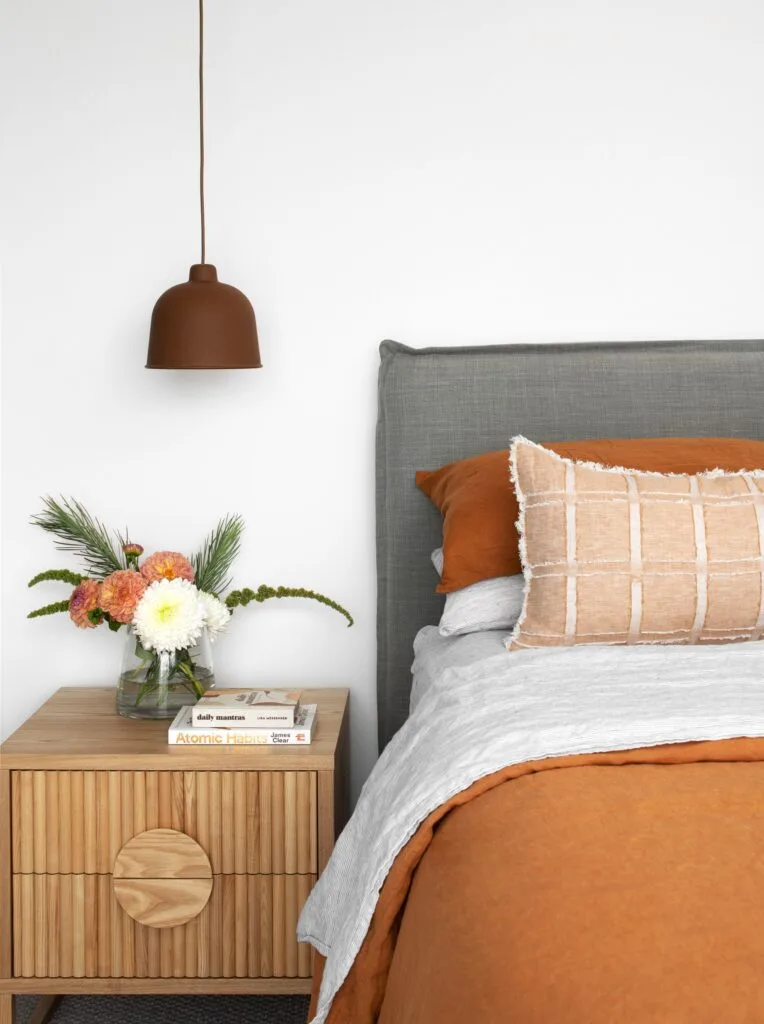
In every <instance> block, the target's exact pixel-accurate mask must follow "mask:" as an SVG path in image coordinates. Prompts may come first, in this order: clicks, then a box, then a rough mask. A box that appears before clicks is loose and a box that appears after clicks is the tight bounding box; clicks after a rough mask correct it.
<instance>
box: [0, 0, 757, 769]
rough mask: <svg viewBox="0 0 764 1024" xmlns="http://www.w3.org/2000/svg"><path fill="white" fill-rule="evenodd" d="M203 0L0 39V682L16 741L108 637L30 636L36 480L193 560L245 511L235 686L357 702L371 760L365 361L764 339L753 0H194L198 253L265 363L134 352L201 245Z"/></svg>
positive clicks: (56, 7) (13, 20) (104, 8)
mask: <svg viewBox="0 0 764 1024" xmlns="http://www.w3.org/2000/svg"><path fill="white" fill-rule="evenodd" d="M194 46H195V4H194V3H193V2H192V0H162V2H161V3H157V2H156V0H135V2H134V3H131V4H125V3H123V2H117V0H65V2H53V0H25V2H24V3H23V4H15V5H13V6H11V5H10V4H7V5H5V8H4V13H3V24H2V26H1V30H0V47H1V48H2V52H0V68H1V69H2V71H1V74H2V81H1V82H0V97H2V99H1V100H0V107H1V108H2V119H3V158H2V166H1V168H0V174H2V241H3V265H4V266H3V277H4V324H3V328H4V331H3V355H4V367H3V379H4V390H3V409H2V414H3V426H4V447H3V467H2V468H3V483H4V504H3V513H4V532H3V543H4V580H3V598H4V602H3V620H2V625H3V680H2V696H3V708H2V732H3V734H4V735H5V734H7V733H9V732H10V731H11V730H12V729H14V728H15V727H16V726H17V725H18V724H19V723H20V722H21V721H22V719H23V718H24V717H25V716H26V715H28V714H29V713H30V712H31V711H32V710H33V709H34V708H36V707H37V706H38V705H39V704H40V703H41V702H42V701H43V700H44V699H45V698H46V697H47V696H48V695H49V694H50V693H51V692H52V691H53V690H54V689H55V688H56V687H58V686H61V685H63V684H67V683H69V684H71V683H77V684H85V685H90V684H93V685H95V684H99V683H102V684H103V683H114V682H115V680H116V673H117V666H118V661H119V658H120V654H121V641H120V639H119V638H116V639H115V638H114V637H113V636H111V635H110V634H108V633H107V632H106V631H99V633H97V634H95V633H94V634H88V635H85V634H83V633H80V632H79V631H77V630H75V629H74V628H73V627H72V626H71V625H70V624H69V623H68V621H67V620H66V619H65V618H64V617H63V616H60V617H58V618H57V619H49V620H47V621H33V622H29V621H27V620H26V619H25V618H24V615H25V613H26V611H27V609H28V608H30V607H33V606H34V603H35V602H39V603H42V601H45V600H48V599H49V600H54V599H57V598H59V597H60V596H62V594H61V591H60V590H59V589H57V588H55V587H54V586H53V585H51V586H50V588H49V589H48V590H47V591H46V590H44V589H43V588H42V587H40V588H38V590H37V592H35V593H30V592H28V591H27V590H26V589H25V583H26V581H27V579H28V578H29V577H30V576H31V575H32V574H33V573H34V572H36V571H37V570H39V569H42V568H45V567H47V566H52V565H65V564H67V559H66V558H65V557H63V556H61V555H57V554H55V553H54V552H53V550H52V547H51V544H50V541H49V539H48V538H47V537H46V536H44V535H43V534H41V533H39V532H36V531H35V530H34V529H32V528H31V527H30V526H28V525H27V518H28V516H29V514H30V513H32V512H34V511H35V510H37V509H38V508H39V495H41V494H43V493H48V492H50V493H54V494H55V493H60V492H63V493H70V494H74V495H76V496H78V497H80V498H81V499H82V500H83V501H84V502H86V503H87V504H88V505H89V506H90V507H91V508H92V509H93V511H95V512H97V513H98V514H99V515H100V516H101V517H103V518H104V519H105V520H106V521H107V522H110V523H113V524H115V525H117V526H119V525H122V524H124V523H125V522H128V523H129V524H130V526H131V530H132V533H133V536H134V537H135V539H137V540H139V541H141V542H142V543H143V544H144V545H145V546H146V547H148V548H152V547H156V546H160V545H161V546H170V547H178V548H181V549H186V550H188V549H190V548H192V547H194V545H195V544H196V543H197V542H198V540H199V539H200V538H201V536H202V535H203V534H204V532H205V531H206V530H207V529H208V528H209V527H210V526H211V525H212V524H213V523H214V522H215V521H216V519H217V517H218V516H220V515H221V514H222V513H224V512H226V511H229V510H237V511H240V512H242V513H243V514H244V515H245V516H246V518H247V521H248V523H249V532H248V536H247V542H246V547H245V551H244V553H243V555H242V557H241V559H240V561H239V563H238V568H237V573H236V578H237V581H238V582H239V583H241V584H251V585H256V584H258V583H260V582H261V581H266V582H272V583H285V584H296V585H305V586H311V587H314V588H317V589H321V590H324V591H326V592H328V593H329V594H331V595H332V596H334V597H336V598H337V599H338V600H341V601H343V602H345V603H346V604H347V605H349V606H350V607H351V608H352V610H353V611H354V613H355V615H356V617H357V625H356V627H355V628H354V629H352V630H347V631H346V630H345V629H343V626H342V622H341V620H340V619H339V618H338V617H334V616H332V615H331V614H330V613H328V612H326V611H325V610H323V609H321V608H319V607H318V606H311V605H309V604H307V603H302V604H300V603H298V602H295V603H294V604H293V605H292V606H290V607H285V606H283V605H278V606H276V605H275V603H272V604H271V605H270V606H269V605H266V606H263V607H259V608H256V609H255V610H249V611H247V612H244V613H237V616H236V620H235V622H234V625H233V629H232V631H231V634H230V636H229V637H228V638H227V639H226V640H225V642H224V643H223V644H221V645H220V647H219V648H218V663H217V664H218V670H219V678H220V680H221V681H225V682H227V683H229V684H236V683H249V682H251V683H255V682H265V681H269V682H274V683H275V682H289V683H295V684H302V685H308V684H321V683H325V684H336V685H346V686H350V687H351V688H352V691H353V703H352V707H353V718H352V732H353V759H354V782H355V788H356V789H357V788H358V786H359V785H360V782H361V781H362V780H363V778H364V777H365V774H366V772H367V771H368V769H369V767H370V765H371V763H372V761H373V758H374V753H375V722H374V659H375V649H374V558H373V536H374V519H373V472H372V470H373V426H374V418H375V412H376V410H375V374H376V366H377V355H376V346H377V343H378V342H379V340H380V339H382V338H383V337H393V338H397V339H399V340H402V341H407V342H409V343H412V344H416V345H422V344H432V343H445V344H452V343H453V344H456V343H465V342H467V343H469V342H506V341H518V340H519V341H523V340H528V341H530V340H534V341H538V340H541V341H547V340H558V339H601V338H620V339H629V338H682V337H722V336H725V337H730V336H732V337H745V336H751V337H755V336H759V337H760V336H761V334H762V297H761V296H762V255H761V253H762V249H761V238H762V235H763V234H764V192H762V180H764V135H762V132H761V102H762V97H763V96H764V60H763V59H762V58H763V57H764V52H763V50H764V7H763V6H762V5H761V3H760V2H759V0H642V2H640V3H636V2H634V3H626V2H621V3H617V2H613V0H579V2H568V3H564V2H556V3H555V2H551V0H533V2H530V0H526V2H520V0H447V2H444V0H386V2H384V3H382V2H377V3H368V2H359V0H323V2H322V3H316V2H311V0H292V2H285V0H259V2H257V3H252V2H247V0H215V2H209V3H208V11H207V46H208V58H207V81H208V106H207V112H208V147H209V149H208V157H209V162H208V216H209V235H208V240H209V248H208V258H210V259H211V260H212V261H213V262H215V263H217V265H218V268H219V272H220V275H221V278H222V279H223V280H225V281H229V282H231V283H233V284H236V285H238V286H239V287H241V288H243V289H244V290H245V291H246V292H247V294H248V295H249V296H250V298H251V299H252V300H253V302H254V304H255V307H256V310H257V315H258V322H259V327H260V333H261V343H262V354H263V361H264V364H265V368H264V369H263V370H261V371H258V372H239V373H236V372H234V373H219V374H207V373H197V374H194V373H188V374H181V373H169V374H168V373H163V372H157V371H154V372H152V371H148V370H145V369H143V362H144V359H145V348H146V338H147V328H148V318H149V315H150V312H151V308H152V305H153V302H154V301H155V299H156V298H157V296H158V295H159V293H160V292H161V291H162V290H163V289H164V288H166V287H168V286H169V285H171V284H174V283H176V282H178V281H181V280H183V279H184V278H185V276H186V275H187V271H188V266H189V264H190V263H191V262H196V260H197V259H198V254H197V222H196V207H195V201H196V138H195V114H196V112H195V104H196V100H195V92H194V90H195V64H194V61H195V54H194Z"/></svg>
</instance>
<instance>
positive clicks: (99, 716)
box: [0, 686, 348, 771]
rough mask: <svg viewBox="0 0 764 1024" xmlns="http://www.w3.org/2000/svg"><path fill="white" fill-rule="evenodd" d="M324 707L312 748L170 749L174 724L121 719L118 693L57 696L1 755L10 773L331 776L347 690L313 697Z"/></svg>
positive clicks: (307, 695) (310, 699)
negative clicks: (38, 770)
mask: <svg viewBox="0 0 764 1024" xmlns="http://www.w3.org/2000/svg"><path fill="white" fill-rule="evenodd" d="M302 693H303V698H302V699H303V701H304V702H305V703H311V704H318V720H317V723H316V728H315V731H314V736H313V742H312V743H310V744H308V745H305V746H283V747H277V746H258V747H243V748H242V747H238V746H233V747H223V748H221V747H204V748H203V749H199V748H197V747H194V748H191V749H189V748H188V747H177V746H169V745H168V743H167V730H168V729H169V727H170V722H169V720H167V719H164V720H159V721H138V720H134V719H128V718H122V717H120V716H119V715H118V714H117V713H116V710H115V701H116V690H115V689H113V688H112V687H85V686H67V687H64V688H63V689H60V690H58V691H57V692H56V693H55V694H54V695H53V696H52V697H51V698H50V700H48V701H47V702H46V703H45V704H43V706H42V707H41V708H40V709H39V710H38V711H36V712H35V714H33V715H32V717H31V718H29V719H28V720H27V721H26V722H25V723H24V724H23V725H22V726H21V727H20V728H19V729H18V730H17V731H16V732H15V733H13V735H12V736H11V737H9V739H7V740H6V742H5V743H4V744H3V745H2V747H0V765H1V766H2V767H3V768H6V769H7V768H17V769H24V768H27V769H30V768H45V769H58V770H68V769H69V770H71V769H90V770H93V769H111V770H116V771H120V770H121V771H129V770H131V769H132V770H137V769H140V770H143V771H146V770H148V771H151V770H154V771H206V770H210V771H241V770H242V769H244V770H253V771H269V770H274V771H329V770H331V769H333V767H334V763H335V756H336V752H337V747H338V744H339V741H340V736H341V734H342V732H343V726H344V725H345V718H346V716H347V703H348V691H347V690H346V689H306V690H303V691H302Z"/></svg>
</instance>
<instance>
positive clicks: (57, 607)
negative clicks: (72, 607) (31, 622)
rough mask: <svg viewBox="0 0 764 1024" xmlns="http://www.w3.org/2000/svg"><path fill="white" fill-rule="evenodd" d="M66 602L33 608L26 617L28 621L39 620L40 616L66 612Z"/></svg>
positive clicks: (67, 606) (67, 607)
mask: <svg viewBox="0 0 764 1024" xmlns="http://www.w3.org/2000/svg"><path fill="white" fill-rule="evenodd" d="M68 611H69V602H68V601H56V602H55V604H46V605H45V606H44V607H42V608H35V610H34V611H33V612H30V613H29V614H28V615H27V618H28V619H39V618H40V617H41V616H42V615H55V614H56V612H68Z"/></svg>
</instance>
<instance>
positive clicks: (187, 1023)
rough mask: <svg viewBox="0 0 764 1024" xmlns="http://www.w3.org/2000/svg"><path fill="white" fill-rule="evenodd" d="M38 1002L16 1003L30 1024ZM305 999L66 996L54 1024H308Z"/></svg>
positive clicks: (20, 1016) (19, 1015) (22, 1000)
mask: <svg viewBox="0 0 764 1024" xmlns="http://www.w3.org/2000/svg"><path fill="white" fill-rule="evenodd" d="M34 1004H35V1000H34V999H33V998H32V997H30V996H25V997H23V998H19V999H17V1000H16V1007H17V1019H18V1024H26V1021H27V1019H28V1017H29V1015H30V1014H31V1012H32V1009H33V1008H34ZM307 1019H308V997H307V996H67V997H65V998H64V999H62V1000H61V1002H60V1003H59V1004H58V1007H57V1009H56V1012H55V1013H54V1015H53V1016H52V1017H51V1022H52V1024H154V1022H156V1024H161V1022H162V1021H167V1022H168V1024H173V1022H175V1021H177V1022H178V1024H181V1022H182V1024H210V1022H211V1021H212V1022H214V1024H305V1022H306V1021H307Z"/></svg>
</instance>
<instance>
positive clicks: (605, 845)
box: [311, 739, 764, 1024]
mask: <svg viewBox="0 0 764 1024" xmlns="http://www.w3.org/2000/svg"><path fill="white" fill-rule="evenodd" d="M316 961H317V972H318V976H317V978H316V982H315V986H314V993H313V1000H312V1004H311V1017H312V1009H313V1006H314V1005H315V1001H316V995H317V990H318V984H319V982H320V974H321V968H322V958H321V957H320V956H317V957H316ZM372 1022H379V1024H501V1022H507V1024H648V1022H649V1024H744V1022H745V1024H764V739H735V740H721V741H714V742H701V743H684V744H676V745H668V746H661V747H650V748H644V749H640V750H635V751H627V752H618V753H610V754H607V753H606V754H592V755H580V756H573V757H562V758H554V759H548V760H544V761H536V762H531V763H527V764H524V765H515V766H511V767H508V768H505V769H503V770H502V771H500V772H496V773H495V774H493V775H490V776H488V777H486V778H483V779H481V780H479V781H478V782H476V783H475V784H474V785H472V786H471V787H470V788H469V789H467V790H465V791H464V792H462V793H460V794H458V795H457V796H456V797H454V798H453V799H452V800H450V801H448V802H447V803H446V804H444V805H443V806H442V807H440V808H439V809H438V810H437V811H435V812H433V814H431V815H430V816H429V818H427V819H426V820H425V821H424V822H423V823H422V825H421V826H420V827H419V829H418V831H417V832H416V834H415V835H414V836H413V838H412V839H411V840H410V841H409V843H408V844H407V845H406V846H405V847H404V849H403V850H402V851H401V853H400V854H399V855H398V857H397V859H396V861H395V863H394V865H393V868H392V870H391V872H390V874H389V875H388V878H387V880H386V882H385V884H384V886H383V888H382V891H381V894H380V899H379V902H378V904H377V908H376V911H375V913H374V917H373V919H372V922H371V926H370V928H369V932H368V934H367V936H366V939H365V940H364V943H363V946H362V947H361V950H360V951H359V954H358V956H357V958H356V960H355V963H354V965H353V968H352V970H351V972H350V974H349V975H348V977H347V978H346V980H345V983H344V984H343V986H342V988H341V990H340V991H339V993H338V994H337V996H336V998H335V1000H334V1003H333V1005H332V1008H331V1011H330V1013H329V1017H328V1024H372Z"/></svg>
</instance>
